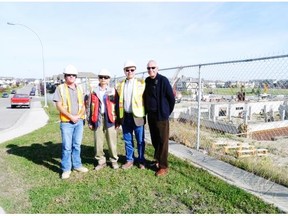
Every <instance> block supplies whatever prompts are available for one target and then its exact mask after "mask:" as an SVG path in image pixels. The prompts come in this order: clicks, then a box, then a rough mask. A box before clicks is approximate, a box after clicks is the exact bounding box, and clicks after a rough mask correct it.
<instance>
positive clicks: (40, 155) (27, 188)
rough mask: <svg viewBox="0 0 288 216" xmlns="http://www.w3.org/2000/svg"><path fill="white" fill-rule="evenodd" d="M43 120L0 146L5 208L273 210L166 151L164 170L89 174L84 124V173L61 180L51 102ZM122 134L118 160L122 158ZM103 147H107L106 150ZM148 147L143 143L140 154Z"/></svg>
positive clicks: (89, 143) (89, 141)
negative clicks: (159, 172) (162, 172)
mask: <svg viewBox="0 0 288 216" xmlns="http://www.w3.org/2000/svg"><path fill="white" fill-rule="evenodd" d="M47 113H48V114H49V116H50V120H49V123H48V124H47V125H46V126H45V127H43V128H41V129H38V130H37V131H35V132H32V133H30V134H28V135H25V136H22V137H20V138H17V139H14V140H12V141H7V142H5V143H3V144H1V145H0V172H1V175H2V173H3V175H2V176H1V177H0V180H1V181H0V182H1V184H0V206H1V207H2V208H3V209H4V210H5V211H6V213H10V214H14V213H24V214H36V213H41V214H50V213H53V214H56V213H57V214H60V213H66V214H69V213H85V214H94V213H98V214H100V213H101V214H106V213H111V214H113V213H119V214H124V213H128V214H136V213H138V214H139V213H146V214H150V213H151V214H152V213H153V214H154V213H181V214H182V213H186V214H192V213H194V214H200V213H201V214H207V213H210V214H212V213H217V214H227V213H240V214H242V213H247V214H250V213H263V214H266V213H280V211H279V210H278V209H277V208H276V207H274V206H273V205H270V204H266V203H264V202H263V201H262V200H260V199H259V198H257V197H255V196H252V195H251V194H248V193H246V192H245V191H243V190H242V189H239V188H237V187H235V186H231V185H229V184H227V183H225V182H224V181H222V180H220V179H218V178H216V177H215V176H212V175H210V174H209V173H208V172H207V171H204V170H203V169H199V168H196V167H194V166H192V165H191V164H189V163H188V162H186V161H182V160H180V159H178V158H176V157H174V156H172V155H169V163H170V172H169V175H167V176H165V177H160V178H158V177H155V176H154V171H153V170H151V169H145V170H140V169H139V168H137V167H135V166H134V167H133V168H132V169H129V170H122V169H118V170H113V169H112V168H110V167H107V168H105V169H103V170H101V171H99V172H95V171H93V170H92V169H93V167H94V164H93V163H94V160H93V154H94V148H93V135H92V133H91V131H90V130H89V129H88V127H86V126H85V131H84V139H83V146H82V162H83V164H84V165H85V166H86V167H87V168H89V172H88V173H84V174H83V173H76V172H73V173H72V174H71V177H70V178H69V179H67V180H61V179H60V173H61V170H60V155H61V137H60V130H59V123H58V122H57V121H58V113H57V111H56V110H55V108H54V107H53V106H52V105H51V104H50V106H49V109H48V110H47ZM121 138H122V136H121V132H120V131H119V136H118V140H119V143H118V152H119V157H120V158H119V163H124V162H125V156H124V154H125V151H124V145H123V141H122V139H121ZM106 149H107V147H106ZM152 155H153V148H152V146H151V145H149V144H147V149H146V159H148V160H149V161H151V160H152Z"/></svg>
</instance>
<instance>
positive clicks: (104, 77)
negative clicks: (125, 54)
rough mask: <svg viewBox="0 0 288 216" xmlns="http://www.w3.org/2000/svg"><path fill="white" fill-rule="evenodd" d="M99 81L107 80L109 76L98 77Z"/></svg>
mask: <svg viewBox="0 0 288 216" xmlns="http://www.w3.org/2000/svg"><path fill="white" fill-rule="evenodd" d="M98 78H99V79H109V78H110V77H109V76H98Z"/></svg>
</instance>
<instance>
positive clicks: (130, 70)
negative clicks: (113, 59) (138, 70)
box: [125, 69, 135, 72]
mask: <svg viewBox="0 0 288 216" xmlns="http://www.w3.org/2000/svg"><path fill="white" fill-rule="evenodd" d="M125 71H126V72H134V71H135V69H126V70H125Z"/></svg>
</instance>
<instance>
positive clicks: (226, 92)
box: [204, 87, 288, 96]
mask: <svg viewBox="0 0 288 216" xmlns="http://www.w3.org/2000/svg"><path fill="white" fill-rule="evenodd" d="M209 91H211V89H210V88H205V89H204V92H205V93H206V94H208V93H209ZM212 91H213V93H214V94H220V95H235V96H236V95H237V93H238V92H240V88H238V87H237V88H215V89H212ZM245 93H246V95H249V96H251V95H257V89H255V90H254V92H253V90H252V88H246V89H245ZM263 93H264V90H263V89H261V90H260V94H263ZM267 93H268V94H271V95H287V94H288V89H276V88H275V89H269V90H268V92H267Z"/></svg>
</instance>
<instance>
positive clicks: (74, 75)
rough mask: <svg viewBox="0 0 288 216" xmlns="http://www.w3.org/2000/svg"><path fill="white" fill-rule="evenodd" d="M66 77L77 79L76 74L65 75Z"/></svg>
mask: <svg viewBox="0 0 288 216" xmlns="http://www.w3.org/2000/svg"><path fill="white" fill-rule="evenodd" d="M65 76H66V77H71V76H73V77H77V75H76V74H65Z"/></svg>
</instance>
